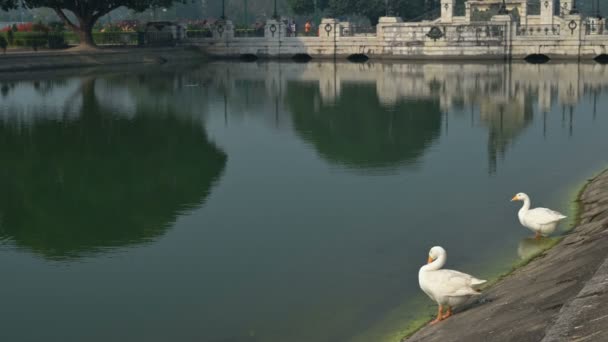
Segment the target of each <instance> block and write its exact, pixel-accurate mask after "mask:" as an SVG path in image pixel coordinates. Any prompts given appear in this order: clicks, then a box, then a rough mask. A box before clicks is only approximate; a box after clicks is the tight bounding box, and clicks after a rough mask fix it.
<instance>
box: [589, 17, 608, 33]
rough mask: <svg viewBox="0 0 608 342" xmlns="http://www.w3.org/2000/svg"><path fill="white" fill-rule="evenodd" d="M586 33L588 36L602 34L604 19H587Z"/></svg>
mask: <svg viewBox="0 0 608 342" xmlns="http://www.w3.org/2000/svg"><path fill="white" fill-rule="evenodd" d="M586 25H587V28H586V30H587V31H586V32H587V34H590V35H598V34H604V27H605V26H606V22H605V19H604V18H596V17H588V18H587V20H586Z"/></svg>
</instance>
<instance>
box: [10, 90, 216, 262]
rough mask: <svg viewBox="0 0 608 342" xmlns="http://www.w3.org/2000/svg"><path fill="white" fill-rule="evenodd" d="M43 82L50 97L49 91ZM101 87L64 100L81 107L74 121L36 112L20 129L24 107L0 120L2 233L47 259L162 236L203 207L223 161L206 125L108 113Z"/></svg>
mask: <svg viewBox="0 0 608 342" xmlns="http://www.w3.org/2000/svg"><path fill="white" fill-rule="evenodd" d="M43 84H46V85H47V86H45V87H40V86H35V89H36V90H37V91H38V90H39V89H44V91H43V92H41V93H40V94H41V95H43V96H44V93H45V92H49V91H51V88H52V86H50V83H43ZM95 85H96V81H95V79H94V78H89V79H85V80H84V81H83V82H82V85H81V86H80V87H77V88H76V91H75V92H73V93H72V94H71V95H70V96H67V100H66V102H65V103H64V104H63V107H62V108H63V109H64V110H65V109H66V108H72V107H75V106H76V107H79V109H78V110H77V111H76V113H72V114H70V116H71V118H63V119H58V120H57V119H56V118H61V116H62V113H61V112H38V113H33V116H34V117H35V119H34V120H31V122H28V123H23V117H24V116H26V115H28V114H32V113H28V109H27V107H26V106H23V107H21V109H22V111H21V112H18V113H19V115H18V116H17V117H15V116H5V117H4V118H3V121H2V122H0V163H1V164H2V165H3V167H2V168H1V170H0V175H1V177H0V187H1V188H2V195H1V196H0V211H1V214H2V229H1V231H0V234H1V235H2V236H3V238H8V239H10V240H12V241H14V242H15V243H16V244H17V245H18V246H21V247H24V248H27V249H31V250H33V251H35V252H36V253H39V254H41V255H43V256H45V257H47V258H52V259H61V258H73V257H79V256H82V255H85V254H88V253H90V252H94V251H98V250H100V249H103V248H108V247H115V246H122V245H127V244H134V243H141V242H144V241H149V240H151V239H153V238H154V237H156V236H159V235H161V234H163V232H164V231H165V230H166V229H167V228H168V227H169V226H170V225H171V224H172V222H173V221H174V220H175V218H176V216H177V215H178V214H179V213H180V212H183V211H186V210H189V209H192V208H195V207H197V206H199V205H200V204H201V203H202V202H203V201H204V199H205V197H206V196H207V195H208V194H209V191H210V189H211V187H212V186H213V184H214V183H215V182H216V181H217V180H218V179H219V177H220V175H221V173H222V170H223V168H224V165H225V163H226V156H225V154H224V153H223V152H222V151H220V150H219V149H218V148H217V147H216V146H215V145H213V144H212V143H210V142H209V141H208V140H207V138H206V133H205V131H204V129H203V127H202V126H201V125H200V123H199V124H196V123H192V122H187V121H184V120H180V119H178V117H177V115H176V114H175V112H172V111H170V110H167V109H159V110H157V111H149V110H148V111H144V110H142V107H144V106H143V105H141V104H138V103H135V104H134V110H133V111H132V112H130V113H127V112H126V111H124V110H123V111H122V112H120V111H117V108H114V109H112V108H108V107H106V106H105V104H104V103H103V102H102V101H101V100H100V96H99V95H97V94H96V87H95ZM55 86H58V85H57V84H55ZM119 89H120V91H122V92H124V91H127V89H126V88H124V87H121V88H119ZM106 95H107V94H106ZM103 98H107V97H103ZM75 102H78V103H80V105H79V106H77V105H75V104H74V103H75ZM119 103H120V102H119ZM114 104H116V103H114ZM13 108H14V107H13ZM33 108H34V110H36V109H40V107H33ZM42 108H43V110H44V108H46V109H47V110H48V107H42ZM54 110H60V109H57V108H55V109H54ZM13 113H14V112H13Z"/></svg>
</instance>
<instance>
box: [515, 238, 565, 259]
mask: <svg viewBox="0 0 608 342" xmlns="http://www.w3.org/2000/svg"><path fill="white" fill-rule="evenodd" d="M557 240H559V238H557V237H549V238H545V237H544V238H542V239H538V240H537V239H535V238H533V237H528V238H525V239H523V240H521V241H520V242H519V247H518V248H517V255H518V256H519V258H520V259H522V260H527V259H530V258H532V257H534V256H536V255H537V254H538V253H540V252H542V251H544V250H546V249H547V248H549V247H551V246H553V245H555V243H556V242H557Z"/></svg>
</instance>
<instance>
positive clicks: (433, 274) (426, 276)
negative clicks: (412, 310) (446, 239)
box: [418, 246, 486, 324]
mask: <svg viewBox="0 0 608 342" xmlns="http://www.w3.org/2000/svg"><path fill="white" fill-rule="evenodd" d="M446 259H447V253H446V252H445V249H443V248H442V247H439V246H435V247H433V248H431V250H430V251H429V259H428V263H427V264H426V265H424V266H422V267H421V268H420V271H419V272H418V282H419V283H420V288H421V289H422V291H424V293H426V294H427V295H428V296H429V297H430V298H431V299H432V300H434V301H435V302H437V304H438V305H439V309H438V311H437V318H436V319H435V320H434V321H432V322H431V324H435V323H437V322H439V321H442V320H444V319H446V318H448V317H450V316H451V315H452V307H453V306H456V305H459V304H462V303H464V302H465V301H466V300H467V299H469V298H470V297H471V296H475V295H478V294H479V290H478V289H477V287H478V286H480V285H481V284H483V283H485V282H486V281H485V280H481V279H477V278H475V277H473V276H471V275H468V274H466V273H462V272H458V271H452V270H443V269H441V268H442V267H443V265H444V264H445V261H446ZM444 307H447V311H446V312H445V313H443V308H444Z"/></svg>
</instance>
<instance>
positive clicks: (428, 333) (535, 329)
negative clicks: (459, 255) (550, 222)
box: [404, 170, 608, 342]
mask: <svg viewBox="0 0 608 342" xmlns="http://www.w3.org/2000/svg"><path fill="white" fill-rule="evenodd" d="M579 200H580V217H579V220H578V225H577V227H575V228H574V229H573V230H572V231H571V232H570V233H569V234H568V235H567V236H565V238H564V239H563V240H562V241H560V242H559V243H558V244H557V245H556V246H555V247H553V248H552V249H550V250H548V251H545V252H543V253H542V254H541V255H540V256H539V257H537V258H536V259H534V260H532V261H531V262H530V263H528V264H527V265H526V266H524V267H522V268H520V269H517V270H516V271H514V272H513V273H512V274H510V275H509V276H507V277H506V278H504V279H502V280H501V281H499V282H498V283H497V284H496V285H494V286H492V287H490V288H489V289H487V290H485V291H484V292H483V294H482V295H481V296H479V297H477V298H476V300H475V301H474V302H472V303H471V304H470V305H468V306H467V307H463V308H462V309H461V312H458V310H457V314H456V315H455V316H453V317H451V318H449V319H447V320H446V321H443V322H440V323H438V324H435V325H433V326H427V327H425V328H423V329H422V330H420V331H418V332H417V333H416V334H414V335H413V336H411V337H410V338H409V339H404V340H407V341H412V342H423V341H424V342H432V341H441V342H449V341H467V342H475V341H505V342H506V341H518V342H527V341H530V342H532V341H533V342H539V341H542V342H557V341H560V342H561V341H587V342H591V341H608V170H606V171H604V172H603V173H602V174H600V175H599V176H597V177H595V178H594V179H593V180H592V181H591V182H590V183H588V184H587V186H586V187H585V189H584V191H583V192H582V193H581V195H580V197H579Z"/></svg>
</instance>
